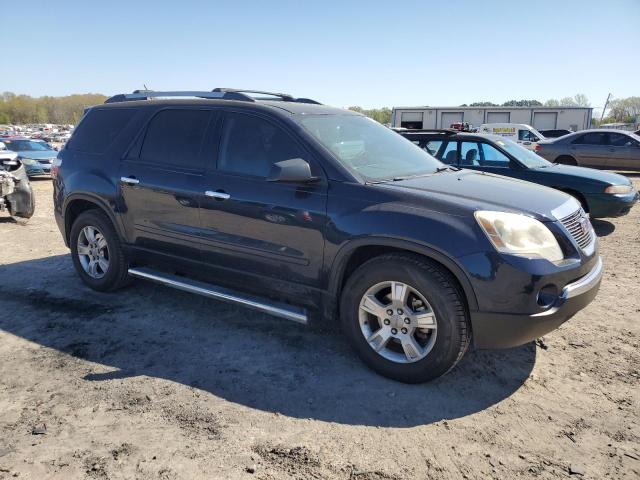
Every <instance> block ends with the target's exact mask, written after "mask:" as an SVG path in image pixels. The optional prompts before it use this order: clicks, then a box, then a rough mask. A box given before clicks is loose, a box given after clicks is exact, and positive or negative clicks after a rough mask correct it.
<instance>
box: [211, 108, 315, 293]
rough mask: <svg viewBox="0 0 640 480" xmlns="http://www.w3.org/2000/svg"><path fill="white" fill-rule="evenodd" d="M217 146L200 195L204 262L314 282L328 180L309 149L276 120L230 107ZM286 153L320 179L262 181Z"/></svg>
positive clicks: (291, 281) (277, 278) (301, 282)
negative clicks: (306, 164) (202, 194)
mask: <svg viewBox="0 0 640 480" xmlns="http://www.w3.org/2000/svg"><path fill="white" fill-rule="evenodd" d="M216 150H217V168H215V167H216V166H215V165H212V168H210V169H209V170H208V172H207V174H206V179H205V184H204V187H203V191H206V192H207V194H206V195H204V196H203V197H201V221H202V232H203V246H202V258H203V260H204V261H205V262H207V263H210V264H212V265H215V266H217V267H222V268H226V269H229V270H235V271H236V272H242V273H243V274H244V275H245V278H249V277H250V276H251V275H253V278H254V279H255V278H259V277H262V278H263V279H264V278H266V277H271V278H273V280H274V281H284V282H288V283H289V284H291V285H293V284H299V285H306V286H312V287H318V286H320V278H321V269H322V264H323V254H324V234H325V227H326V222H327V217H326V208H327V182H326V180H325V177H324V173H323V172H322V170H321V169H320V168H319V166H318V165H317V164H316V163H315V161H314V159H313V158H312V156H311V155H310V153H309V152H308V151H307V150H306V149H305V148H304V146H303V145H302V144H301V143H300V142H299V141H298V140H297V139H296V138H295V136H294V135H292V134H291V132H290V131H288V129H287V128H286V127H285V126H284V125H281V124H280V123H279V122H277V121H275V120H272V119H270V118H265V117H263V116H259V115H255V114H253V113H248V112H234V111H228V112H226V113H225V114H224V118H223V122H222V127H221V128H220V136H219V140H218V146H217V148H216ZM292 158H303V159H304V160H306V161H308V162H309V163H310V164H311V168H312V173H313V175H314V176H317V177H320V180H319V181H318V182H314V183H281V182H269V181H267V180H266V177H267V176H268V174H269V172H270V170H271V166H272V165H273V164H274V163H276V162H279V161H283V160H289V159H292ZM256 275H257V276H258V277H256ZM274 284H275V283H274ZM246 286H247V288H252V287H253V289H254V290H255V289H256V288H257V284H256V283H255V282H254V283H253V284H251V285H246ZM271 286H273V285H271ZM296 288H297V287H296ZM289 293H291V294H293V290H292V291H291V292H289Z"/></svg>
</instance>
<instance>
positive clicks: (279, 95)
mask: <svg viewBox="0 0 640 480" xmlns="http://www.w3.org/2000/svg"><path fill="white" fill-rule="evenodd" d="M211 91H212V92H223V93H228V94H241V95H242V94H245V95H246V94H247V93H255V94H258V95H268V96H270V97H277V98H279V99H280V100H281V101H283V102H297V103H313V104H316V105H321V103H320V102H318V101H316V100H313V99H311V98H295V97H294V96H293V95H289V94H288V93H275V92H265V91H263V90H243V89H241V88H220V87H218V88H214V89H213V90H211ZM246 96H247V97H249V98H251V99H252V100H254V101H255V100H270V99H269V98H261V97H256V98H253V97H251V96H249V95H246Z"/></svg>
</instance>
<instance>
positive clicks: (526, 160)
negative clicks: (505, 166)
mask: <svg viewBox="0 0 640 480" xmlns="http://www.w3.org/2000/svg"><path fill="white" fill-rule="evenodd" d="M496 144H498V145H499V146H500V147H501V148H502V149H503V150H505V151H506V152H507V153H510V154H511V155H513V156H514V157H515V158H516V160H518V161H519V162H520V163H522V164H523V165H524V166H525V167H528V168H544V167H550V166H551V165H553V163H551V162H549V161H547V160H545V159H544V158H542V157H541V156H540V155H538V154H537V153H533V152H532V151H531V150H527V149H526V148H524V147H522V146H520V145H518V144H517V143H516V142H513V141H511V140H506V139H504V140H502V139H501V140H496Z"/></svg>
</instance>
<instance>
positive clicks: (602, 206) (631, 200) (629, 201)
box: [586, 190, 638, 218]
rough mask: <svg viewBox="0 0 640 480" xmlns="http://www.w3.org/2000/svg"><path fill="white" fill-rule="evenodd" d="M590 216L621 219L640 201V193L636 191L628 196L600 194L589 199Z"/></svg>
mask: <svg viewBox="0 0 640 480" xmlns="http://www.w3.org/2000/svg"><path fill="white" fill-rule="evenodd" d="M586 200H587V204H588V205H589V215H590V216H591V217H592V218H612V217H621V216H623V215H626V214H627V213H629V210H631V207H633V205H635V203H636V202H637V201H638V192H636V191H635V190H634V191H632V192H629V193H626V194H619V195H611V194H608V193H599V194H596V195H589V196H588V197H587V199H586Z"/></svg>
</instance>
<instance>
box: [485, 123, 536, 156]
mask: <svg viewBox="0 0 640 480" xmlns="http://www.w3.org/2000/svg"><path fill="white" fill-rule="evenodd" d="M477 131H478V133H488V134H491V135H499V136H501V137H504V138H508V139H509V140H513V141H514V142H516V143H518V144H519V145H522V146H523V147H524V148H526V149H527V150H535V149H536V145H537V144H538V142H539V141H541V140H544V139H545V137H544V135H542V133H540V132H539V131H537V130H536V129H535V128H533V127H532V126H531V125H526V124H524V123H483V124H482V125H480V127H479V128H478V130H477Z"/></svg>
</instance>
